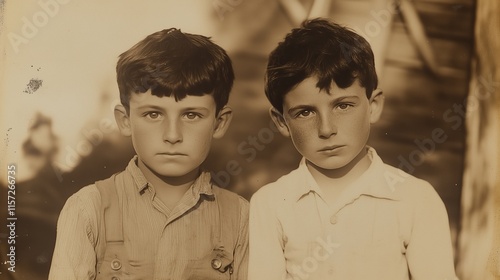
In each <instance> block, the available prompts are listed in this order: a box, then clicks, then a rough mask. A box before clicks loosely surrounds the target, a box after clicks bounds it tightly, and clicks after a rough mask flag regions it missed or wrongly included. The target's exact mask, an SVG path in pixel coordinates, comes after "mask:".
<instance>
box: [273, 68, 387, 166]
mask: <svg viewBox="0 0 500 280" xmlns="http://www.w3.org/2000/svg"><path fill="white" fill-rule="evenodd" d="M317 81H318V80H317V78H315V77H309V78H307V79H305V80H304V81H302V82H301V83H299V84H298V85H297V86H296V87H295V88H293V89H292V90H291V91H290V92H288V93H287V94H286V95H285V97H284V100H283V114H282V115H281V114H280V113H279V112H278V111H276V110H275V109H274V110H272V111H271V116H272V118H273V120H274V122H275V123H276V125H277V126H278V129H279V130H280V132H281V133H282V134H283V135H284V136H287V137H290V138H291V139H292V142H293V144H294V145H295V148H296V149H297V150H298V152H299V153H300V154H301V155H302V156H304V157H305V158H306V159H307V160H308V161H309V162H311V163H313V164H314V165H315V166H317V167H320V168H322V169H327V170H337V169H341V168H342V167H345V166H346V165H348V164H349V163H351V161H353V160H354V159H355V158H357V156H358V155H359V154H360V152H361V151H362V150H363V149H364V147H365V145H366V142H367V141H368V136H369V134H370V124H371V123H374V122H376V121H377V120H378V118H379V116H380V113H381V111H382V107H383V97H382V92H380V91H378V90H376V91H374V92H373V94H372V97H371V98H370V99H368V98H367V97H366V89H365V88H363V87H361V86H360V85H359V83H358V81H355V82H354V83H353V85H352V86H350V87H348V88H345V89H341V88H339V87H338V86H337V85H336V84H335V83H332V87H331V89H330V94H328V92H327V91H324V90H321V91H320V90H319V89H318V88H317V87H316V83H317Z"/></svg>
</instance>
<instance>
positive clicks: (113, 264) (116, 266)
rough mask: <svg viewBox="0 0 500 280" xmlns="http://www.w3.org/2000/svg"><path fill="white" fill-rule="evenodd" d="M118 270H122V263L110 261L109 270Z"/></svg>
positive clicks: (115, 260) (116, 260)
mask: <svg viewBox="0 0 500 280" xmlns="http://www.w3.org/2000/svg"><path fill="white" fill-rule="evenodd" d="M120 268H122V263H121V262H120V261H119V260H118V259H114V260H112V261H111V269H113V270H119V269H120Z"/></svg>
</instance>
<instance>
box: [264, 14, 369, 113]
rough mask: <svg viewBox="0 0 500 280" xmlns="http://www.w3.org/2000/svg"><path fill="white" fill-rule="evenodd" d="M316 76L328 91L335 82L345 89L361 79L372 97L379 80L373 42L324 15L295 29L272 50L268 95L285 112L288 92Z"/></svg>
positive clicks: (279, 109)
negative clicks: (371, 44) (285, 98)
mask: <svg viewBox="0 0 500 280" xmlns="http://www.w3.org/2000/svg"><path fill="white" fill-rule="evenodd" d="M313 76H314V77H317V78H318V83H317V84H316V86H317V87H318V88H319V89H320V90H326V91H327V92H329V89H330V87H331V83H332V82H335V83H336V84H337V86H338V87H340V88H343V89H344V88H347V87H349V86H351V85H352V84H353V83H354V81H356V80H358V81H359V83H360V85H361V86H362V87H364V88H365V89H366V96H367V97H368V98H370V97H371V94H372V92H373V90H375V89H376V88H377V83H378V81H377V73H376V72H375V62H374V57H373V52H372V49H371V47H370V44H369V43H368V42H367V41H366V40H365V39H364V38H363V37H361V36H360V35H358V34H356V33H354V32H353V31H351V30H350V29H348V28H345V27H342V26H340V25H338V24H335V23H332V22H330V21H328V20H326V19H321V18H318V19H312V20H307V21H305V22H303V23H302V25H301V27H299V28H295V29H293V30H292V31H291V32H290V33H288V34H287V35H286V37H285V39H284V40H283V41H282V42H280V43H279V44H278V46H277V47H276V49H275V50H274V51H273V52H272V53H271V54H270V56H269V62H268V65H267V71H266V87H265V93H266V96H267V98H268V99H269V101H270V102H271V104H272V105H273V107H274V108H276V109H277V110H278V111H280V112H281V113H283V98H284V96H285V95H286V94H287V93H288V92H290V90H292V89H293V88H294V87H295V86H296V85H297V84H299V83H300V82H302V81H303V80H304V79H306V78H309V77H313Z"/></svg>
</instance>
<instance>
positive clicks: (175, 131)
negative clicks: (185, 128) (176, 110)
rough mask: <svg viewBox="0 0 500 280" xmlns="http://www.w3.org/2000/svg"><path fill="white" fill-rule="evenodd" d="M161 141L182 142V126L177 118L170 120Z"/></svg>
mask: <svg viewBox="0 0 500 280" xmlns="http://www.w3.org/2000/svg"><path fill="white" fill-rule="evenodd" d="M163 141H164V142H168V143H171V144H175V143H177V142H182V128H181V124H180V123H179V121H178V120H174V119H173V120H170V121H169V122H168V123H167V125H166V127H165V129H164V131H163Z"/></svg>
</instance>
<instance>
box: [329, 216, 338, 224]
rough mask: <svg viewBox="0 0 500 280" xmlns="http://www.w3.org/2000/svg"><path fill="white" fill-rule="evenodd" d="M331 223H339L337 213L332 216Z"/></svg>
mask: <svg viewBox="0 0 500 280" xmlns="http://www.w3.org/2000/svg"><path fill="white" fill-rule="evenodd" d="M330 223H331V224H332V225H334V224H336V223H337V216H336V215H333V216H331V217H330Z"/></svg>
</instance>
